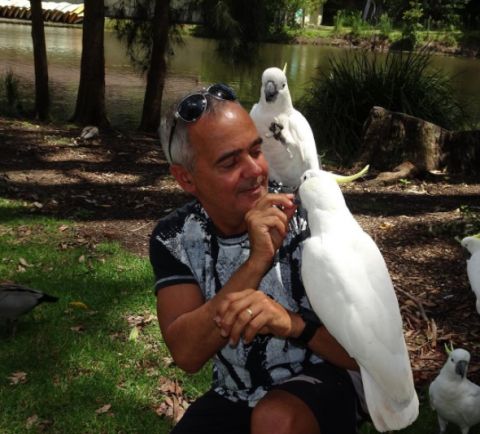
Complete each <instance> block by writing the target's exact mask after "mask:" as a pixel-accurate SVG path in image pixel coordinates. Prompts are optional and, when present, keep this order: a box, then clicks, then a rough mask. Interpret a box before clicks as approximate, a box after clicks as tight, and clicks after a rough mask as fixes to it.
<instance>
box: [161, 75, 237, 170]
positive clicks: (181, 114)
mask: <svg viewBox="0 0 480 434" xmlns="http://www.w3.org/2000/svg"><path fill="white" fill-rule="evenodd" d="M205 95H212V96H213V97H214V98H217V99H223V100H227V101H235V100H236V99H237V96H236V95H235V92H234V91H233V89H232V88H231V87H230V86H227V85H226V84H223V83H217V84H212V85H211V86H210V87H208V88H207V89H205V90H202V91H199V92H195V93H191V94H190V95H187V96H186V97H185V98H183V99H182V100H181V101H180V103H179V104H178V106H177V110H175V114H174V118H173V124H172V128H171V129H170V137H169V139H168V156H169V157H170V161H173V159H172V140H173V135H174V134H175V127H176V126H177V119H179V118H180V119H181V120H182V121H184V122H195V121H197V120H198V119H199V118H200V117H201V116H202V115H203V113H205V110H206V109H207V103H208V101H207V98H206V96H205Z"/></svg>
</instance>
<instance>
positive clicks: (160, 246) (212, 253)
mask: <svg viewBox="0 0 480 434" xmlns="http://www.w3.org/2000/svg"><path fill="white" fill-rule="evenodd" d="M307 236H308V228H307V223H306V219H305V217H304V216H301V215H300V213H296V214H295V216H294V217H293V218H292V220H291V221H290V223H289V231H288V234H287V237H286V238H285V240H284V243H283V246H282V247H281V248H280V249H279V251H278V253H277V255H276V257H275V259H274V261H273V265H272V267H271V268H270V270H269V271H268V272H267V273H266V274H265V276H264V277H263V279H262V281H261V283H260V287H259V288H258V290H260V291H262V292H264V293H265V294H267V295H268V296H270V297H272V298H273V299H274V300H276V301H277V302H278V303H280V304H281V305H282V306H284V307H285V308H286V309H288V310H290V311H293V312H297V311H298V310H299V309H300V308H305V309H311V307H310V304H309V302H308V299H307V296H306V294H305V290H304V288H303V284H302V282H301V278H300V260H301V245H302V243H301V242H302V241H303V240H304V239H305V238H306V237H307ZM249 247H250V246H249V239H248V234H247V233H245V234H241V235H239V236H235V237H229V238H222V237H220V236H218V235H217V234H216V233H215V230H214V227H213V224H212V222H211V220H210V219H209V217H208V215H207V214H206V212H205V210H204V209H203V208H202V206H201V205H200V204H199V203H198V202H197V201H193V202H190V203H188V204H186V205H185V206H183V207H182V208H179V209H178V210H176V211H174V212H173V213H171V214H169V215H168V216H166V217H164V218H162V219H161V220H160V221H159V223H158V225H157V227H156V228H155V230H154V232H153V234H152V237H151V240H150V260H151V263H152V266H153V270H154V273H155V277H156V282H155V292H157V291H159V290H161V288H163V287H166V286H171V285H175V284H179V283H196V284H198V286H199V287H200V289H201V291H202V293H203V296H204V298H205V300H209V299H211V298H212V297H213V296H214V295H215V294H216V293H217V292H218V291H219V290H220V289H221V288H222V287H223V285H224V284H225V283H226V282H227V281H228V280H229V279H230V277H231V275H232V274H233V273H234V272H235V271H236V270H237V269H238V267H240V265H242V264H243V263H244V262H245V261H246V260H247V258H248V256H249ZM307 361H308V362H310V363H318V362H321V359H320V358H319V357H317V356H315V355H313V354H312V353H311V352H310V351H309V350H306V349H305V348H302V347H300V346H296V345H295V344H294V343H292V342H291V341H290V340H288V339H281V338H277V337H273V336H270V335H265V336H263V335H259V336H256V337H255V339H254V341H253V342H252V343H251V344H249V345H244V343H243V342H242V341H241V340H240V343H239V344H238V345H237V347H231V346H230V345H228V344H227V345H226V346H225V347H224V348H222V349H221V350H220V351H219V352H218V353H217V354H216V356H215V357H214V360H213V362H214V363H213V365H214V366H213V388H214V390H215V391H216V392H217V393H219V394H221V395H222V396H225V397H227V398H229V399H231V400H233V401H237V400H243V401H248V403H249V405H251V406H254V405H255V404H256V402H257V401H258V400H259V399H260V398H262V397H263V396H264V395H265V393H266V391H267V390H268V389H269V388H270V387H271V386H272V385H274V384H277V383H281V382H282V381H285V380H286V379H288V378H290V377H291V376H293V375H294V374H296V373H298V372H299V371H301V370H302V365H303V364H304V363H305V362H307Z"/></svg>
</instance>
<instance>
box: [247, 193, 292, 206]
mask: <svg viewBox="0 0 480 434" xmlns="http://www.w3.org/2000/svg"><path fill="white" fill-rule="evenodd" d="M293 200H294V195H293V194H272V193H269V194H266V195H265V196H264V197H262V199H260V200H259V201H258V203H257V205H256V207H255V208H257V209H267V208H271V207H273V206H275V207H280V208H295V207H296V205H295V203H294V202H293Z"/></svg>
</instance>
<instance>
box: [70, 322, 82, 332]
mask: <svg viewBox="0 0 480 434" xmlns="http://www.w3.org/2000/svg"><path fill="white" fill-rule="evenodd" d="M70 330H72V331H73V332H77V333H81V332H84V331H85V326H83V325H81V324H80V325H77V326H73V327H70Z"/></svg>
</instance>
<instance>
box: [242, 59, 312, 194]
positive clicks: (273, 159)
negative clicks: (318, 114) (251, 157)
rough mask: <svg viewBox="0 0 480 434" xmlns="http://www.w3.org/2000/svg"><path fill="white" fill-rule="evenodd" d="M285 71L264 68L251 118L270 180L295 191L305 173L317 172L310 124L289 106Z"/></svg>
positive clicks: (290, 104)
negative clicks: (260, 139)
mask: <svg viewBox="0 0 480 434" xmlns="http://www.w3.org/2000/svg"><path fill="white" fill-rule="evenodd" d="M285 69H286V65H285V68H284V70H283V71H282V70H281V69H279V68H268V69H266V70H265V71H264V72H263V74H262V87H261V90H260V100H259V101H258V103H257V104H255V105H254V106H253V107H252V110H251V111H250V116H251V117H252V119H253V121H254V122H255V125H256V127H257V130H258V132H259V134H260V137H261V138H262V139H263V147H262V149H263V152H264V154H265V157H266V159H267V161H268V163H269V166H270V172H269V173H270V180H272V181H275V182H277V183H281V184H282V185H284V186H287V187H291V188H296V187H298V184H299V182H300V178H301V176H302V174H303V173H304V172H305V171H306V170H308V169H319V168H320V163H319V157H318V155H317V147H316V145H315V139H314V137H313V132H312V129H311V128H310V124H309V123H308V121H307V120H306V119H305V117H304V116H303V115H302V114H301V113H300V112H299V111H298V110H296V109H295V108H294V107H293V105H292V98H291V96H290V91H289V90H288V83H287V77H286V75H285Z"/></svg>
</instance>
